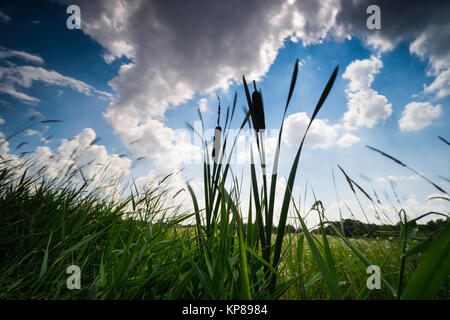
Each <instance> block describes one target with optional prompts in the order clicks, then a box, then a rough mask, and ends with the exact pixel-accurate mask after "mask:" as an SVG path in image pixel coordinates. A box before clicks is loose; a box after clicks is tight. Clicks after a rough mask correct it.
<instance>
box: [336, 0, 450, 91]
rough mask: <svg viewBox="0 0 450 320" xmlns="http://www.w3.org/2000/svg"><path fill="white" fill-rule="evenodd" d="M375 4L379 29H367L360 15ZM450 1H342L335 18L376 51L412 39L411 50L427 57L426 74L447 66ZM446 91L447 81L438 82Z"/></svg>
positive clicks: (434, 73) (384, 50) (449, 44)
mask: <svg viewBox="0 0 450 320" xmlns="http://www.w3.org/2000/svg"><path fill="white" fill-rule="evenodd" d="M372 4H376V5H378V6H379V7H380V9H381V30H368V29H367V27H366V19H367V16H364V15H362V14H361V13H362V12H365V10H366V8H367V7H368V6H369V5H372ZM449 10H450V2H448V1H441V0H430V1H421V0H411V1H408V3H407V4H406V3H405V2H403V1H390V0H381V1H380V0H377V1H373V0H361V1H341V10H340V11H339V13H338V14H337V16H336V22H337V24H338V25H340V26H341V29H342V32H343V33H347V34H352V35H356V36H358V37H360V38H362V39H364V41H365V43H366V44H367V45H368V46H370V47H372V48H374V49H375V50H377V51H378V52H379V53H382V52H386V51H390V50H392V49H394V48H395V47H396V45H397V44H398V43H400V42H402V41H411V40H412V41H411V43H410V52H411V53H413V54H415V55H417V56H418V57H420V58H422V59H424V60H428V62H429V70H428V72H427V73H428V75H430V76H438V75H439V74H440V72H446V70H448V69H449V67H450V42H449V41H448V34H449V33H450V20H449V19H448V17H447V16H448V12H449ZM447 79H448V78H447ZM441 84H442V85H443V86H445V89H444V91H438V92H440V94H441V95H440V96H438V97H439V98H441V97H442V94H443V93H444V92H448V90H449V88H450V83H449V82H448V81H447V82H441Z"/></svg>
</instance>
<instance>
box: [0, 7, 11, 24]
mask: <svg viewBox="0 0 450 320" xmlns="http://www.w3.org/2000/svg"><path fill="white" fill-rule="evenodd" d="M10 21H11V18H10V17H9V16H7V15H6V14H5V13H4V12H2V11H1V10H0V23H8V22H10Z"/></svg>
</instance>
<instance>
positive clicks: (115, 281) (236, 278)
mask: <svg viewBox="0 0 450 320" xmlns="http://www.w3.org/2000/svg"><path fill="white" fill-rule="evenodd" d="M337 73H338V68H337V67H336V68H335V70H334V72H333V73H332V75H331V77H330V79H329V81H328V82H327V84H326V85H325V88H324V90H323V92H322V94H321V95H320V96H319V97H318V103H317V105H316V106H315V108H314V112H313V114H312V117H311V122H310V123H309V125H308V129H309V127H310V126H311V124H312V122H313V121H314V119H315V117H316V116H317V114H318V113H319V111H320V110H321V108H322V107H323V106H324V104H325V101H326V98H327V96H328V94H329V92H330V91H331V89H332V87H333V83H334V81H335V79H336V76H337ZM297 74H298V62H296V63H295V66H294V71H293V74H292V80H291V85H290V88H289V90H288V96H287V100H286V105H285V108H284V114H283V120H284V117H285V115H286V113H287V110H288V107H289V102H290V100H291V97H292V94H293V91H294V89H295V84H296V81H297ZM243 85H244V92H245V96H246V100H247V104H248V110H246V116H245V118H244V119H243V121H242V122H241V125H240V129H241V130H242V129H243V128H244V127H246V126H249V127H250V128H251V127H252V123H256V122H254V121H250V120H251V119H253V117H258V119H264V117H261V115H256V113H257V112H263V109H262V108H261V105H259V106H258V108H255V107H254V106H253V103H252V98H251V96H250V92H249V89H248V87H247V82H246V80H245V78H243ZM255 88H256V85H255ZM236 99H237V96H235V99H234V103H233V106H232V107H231V109H230V108H228V109H227V113H226V120H225V125H224V128H223V130H222V129H221V132H222V136H223V139H222V140H223V143H222V144H221V145H219V147H218V148H217V150H215V152H218V154H217V155H216V156H217V158H215V159H216V160H217V161H213V160H212V158H211V156H210V155H211V151H212V150H211V148H210V145H208V143H207V141H206V139H205V138H204V137H202V139H203V145H204V154H203V158H204V165H203V178H204V180H203V193H202V195H203V198H204V203H203V201H202V203H200V201H199V199H198V196H197V195H196V194H195V192H194V190H193V188H191V186H190V185H189V184H188V185H187V190H188V192H189V194H190V196H191V198H192V204H193V207H194V211H193V212H191V213H180V212H178V211H177V210H176V208H173V207H170V206H169V205H168V203H169V200H170V199H168V197H167V194H166V192H165V189H164V181H161V182H160V183H156V184H151V185H149V186H148V187H147V189H145V190H143V191H138V190H137V188H136V187H135V188H134V189H133V188H132V189H131V192H130V195H129V196H123V197H114V198H110V197H104V196H102V194H101V193H100V191H99V188H96V187H95V186H94V187H93V186H92V185H91V183H90V182H89V181H88V180H84V183H82V184H79V185H74V184H71V183H70V179H56V180H55V179H54V180H49V179H45V178H44V177H42V176H40V175H39V174H34V175H28V174H27V170H25V168H26V167H27V165H26V161H23V162H22V163H20V164H18V165H17V164H16V165H12V164H11V163H9V162H8V161H7V160H5V161H3V162H2V163H1V165H0V232H1V240H0V261H1V264H0V288H1V290H0V298H2V299H246V300H249V299H336V300H339V299H362V300H365V299H400V298H403V299H433V298H438V299H448V294H449V289H448V280H449V270H450V258H449V255H448V252H450V225H449V223H448V217H447V216H446V215H444V216H445V217H446V218H447V222H446V224H445V225H444V226H443V227H442V228H441V230H437V231H436V232H434V233H432V234H420V233H419V232H418V230H417V221H418V220H420V219H421V218H423V217H424V216H427V215H430V214H440V215H442V214H443V213H424V215H423V216H422V217H419V218H418V219H415V220H411V221H408V220H407V218H406V214H405V212H404V211H400V212H399V219H400V223H401V232H400V233H398V234H396V235H394V238H393V239H392V240H389V239H387V238H383V237H381V238H374V239H367V238H366V239H365V238H357V239H356V238H348V237H345V236H344V235H343V234H342V230H339V228H336V226H335V225H334V224H331V223H330V222H329V221H328V220H327V218H326V210H325V209H324V208H323V206H322V203H321V202H320V201H318V200H317V201H316V202H315V203H314V204H313V206H312V207H311V209H310V210H307V211H306V212H301V210H300V205H299V204H296V203H295V202H294V201H293V197H292V194H291V190H292V189H293V187H294V185H295V177H296V175H297V172H298V170H299V169H301V166H300V156H301V153H302V150H303V144H304V141H305V137H306V135H307V132H308V130H306V132H305V134H304V136H303V139H302V141H301V144H300V146H299V147H298V149H297V153H296V156H295V158H294V160H293V162H292V166H291V168H290V174H289V176H288V180H287V187H286V191H285V193H284V195H283V198H282V206H281V210H280V212H277V214H275V212H274V211H275V201H276V199H275V194H276V189H277V185H276V183H277V175H278V174H277V172H278V164H277V163H278V158H279V149H280V144H281V134H282V131H283V122H282V123H281V130H280V134H279V138H278V148H277V153H276V155H275V161H274V167H273V168H272V173H271V175H270V177H267V173H266V171H267V170H268V168H265V167H264V164H265V152H264V140H263V135H261V134H260V132H256V131H255V141H256V144H257V150H258V152H257V154H256V155H255V154H253V152H252V154H251V158H252V161H251V163H250V164H249V175H250V181H251V190H250V196H249V198H248V199H245V200H246V201H248V204H249V205H248V211H247V212H245V215H244V212H243V208H242V202H243V201H244V199H243V196H242V194H243V193H242V185H241V183H240V182H239V180H238V178H237V177H236V176H235V174H234V173H233V170H232V167H231V165H230V161H231V156H232V155H233V152H234V147H235V145H236V140H234V141H231V142H230V141H229V137H228V130H229V129H230V126H231V123H232V121H233V117H234V114H235V108H236V101H237V100H236ZM259 103H262V102H259ZM199 114H200V113H199ZM200 118H201V114H200ZM258 126H259V125H258ZM264 127H265V125H264ZM9 138H10V137H8V138H7V139H9ZM369 148H371V149H372V150H374V151H376V152H377V153H381V155H383V156H385V157H387V158H389V159H390V160H393V161H395V162H397V163H398V164H399V165H401V166H403V167H407V168H408V169H410V170H413V171H414V172H417V171H415V170H414V169H412V168H410V167H408V166H406V165H405V164H404V163H403V162H402V161H400V160H397V159H396V158H394V157H392V156H390V155H388V154H386V153H384V152H382V151H380V150H378V149H375V148H373V147H369ZM258 163H259V165H260V169H261V170H259V167H258ZM339 168H340V170H341V172H342V174H343V175H344V177H345V178H346V180H347V182H348V184H349V187H350V188H351V190H352V191H353V193H354V195H355V197H356V199H357V200H358V202H359V198H358V195H362V196H364V197H366V198H367V199H368V200H369V201H371V202H372V204H373V205H374V206H377V203H376V201H374V200H373V199H372V198H371V196H370V195H369V194H368V193H367V192H366V191H365V190H364V189H363V188H362V187H361V186H360V185H359V184H358V183H357V182H355V181H354V180H353V179H352V178H351V177H350V176H349V175H348V174H347V173H346V172H345V171H344V169H342V168H341V167H339ZM72 171H73V172H75V173H77V174H81V175H82V169H80V168H76V167H75V168H72V167H71V168H67V171H66V175H69V176H71V173H70V172H72ZM75 173H74V174H75ZM420 176H421V177H422V178H424V179H425V180H427V181H428V182H429V183H431V184H432V185H433V187H434V188H436V189H437V190H438V191H439V192H440V193H441V195H442V198H443V199H447V197H448V194H447V193H446V192H445V191H444V189H443V188H441V187H440V186H438V185H436V184H435V183H434V182H432V181H431V180H429V179H428V178H426V177H425V176H423V175H422V174H420ZM63 178H64V177H63ZM269 178H270V180H269ZM163 180H165V179H163ZM68 181H69V182H68ZM361 210H363V208H362V206H361ZM288 214H290V215H291V214H294V215H296V217H297V219H298V223H299V225H300V226H301V230H302V232H299V233H289V232H287V229H286V221H287V217H288ZM309 214H311V215H312V214H317V215H318V216H319V218H320V223H319V225H318V226H316V227H317V228H318V231H319V232H318V233H313V232H311V230H310V229H309V228H308V227H307V225H306V222H305V219H306V217H307V216H308V215H309ZM364 214H365V213H364ZM244 216H246V217H247V219H246V221H247V222H246V224H244V222H243V220H244ZM275 216H279V217H280V218H279V220H278V221H274V217H275ZM191 218H192V219H194V220H195V225H194V226H192V227H185V226H183V223H186V222H187V221H190V220H189V219H191ZM274 226H278V228H277V229H276V230H277V231H276V233H275V234H273V233H272V230H273V228H274ZM329 227H331V229H332V230H333V235H330V234H329V233H328V232H325V230H326V229H327V228H329ZM74 264H75V265H78V266H79V267H80V269H81V289H80V290H68V289H67V287H66V280H67V278H68V277H69V275H68V274H67V273H66V269H67V267H68V266H70V265H74ZM373 264H375V265H378V266H379V267H380V268H381V273H382V274H381V282H382V285H381V289H380V290H368V289H367V287H366V280H367V278H368V276H369V275H368V274H367V273H366V268H367V267H368V266H370V265H373Z"/></svg>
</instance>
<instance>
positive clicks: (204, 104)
mask: <svg viewBox="0 0 450 320" xmlns="http://www.w3.org/2000/svg"><path fill="white" fill-rule="evenodd" d="M197 108H199V109H200V111H201V112H206V111H208V99H206V98H201V99H200V100H199V101H198V105H197Z"/></svg>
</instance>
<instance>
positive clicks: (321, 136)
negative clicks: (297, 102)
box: [282, 112, 339, 149]
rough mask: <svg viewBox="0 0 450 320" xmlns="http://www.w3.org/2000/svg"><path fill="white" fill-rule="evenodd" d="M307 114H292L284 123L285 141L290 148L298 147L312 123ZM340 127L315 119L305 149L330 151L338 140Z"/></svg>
mask: <svg viewBox="0 0 450 320" xmlns="http://www.w3.org/2000/svg"><path fill="white" fill-rule="evenodd" d="M310 120H311V119H310V118H309V117H308V115H307V114H306V113H305V112H299V113H294V114H291V115H290V116H288V117H287V118H286V120H285V121H284V129H283V136H282V139H283V141H284V142H285V143H286V144H287V145H288V146H295V147H296V146H298V145H299V144H300V142H301V139H302V138H303V134H304V133H305V131H306V128H307V126H308V124H309V122H310ZM338 128H339V125H330V124H329V123H328V120H326V119H325V120H323V119H315V120H314V122H313V123H312V125H311V127H310V128H309V131H308V135H307V136H306V139H305V147H309V148H311V149H317V148H321V149H328V148H329V147H331V146H332V145H333V144H334V143H335V140H336V136H337V134H338V133H337V130H338Z"/></svg>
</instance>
